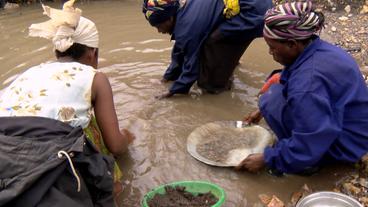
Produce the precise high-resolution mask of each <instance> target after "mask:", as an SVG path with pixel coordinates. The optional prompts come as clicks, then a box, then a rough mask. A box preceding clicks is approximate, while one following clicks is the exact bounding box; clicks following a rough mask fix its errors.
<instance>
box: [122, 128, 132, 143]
mask: <svg viewBox="0 0 368 207" xmlns="http://www.w3.org/2000/svg"><path fill="white" fill-rule="evenodd" d="M120 133H121V134H122V135H123V136H124V138H125V139H126V140H127V143H128V144H131V143H132V142H133V141H134V140H135V136H134V134H133V133H131V132H130V131H129V130H127V129H122V130H120Z"/></svg>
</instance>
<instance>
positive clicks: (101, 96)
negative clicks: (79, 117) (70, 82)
mask: <svg viewBox="0 0 368 207" xmlns="http://www.w3.org/2000/svg"><path fill="white" fill-rule="evenodd" d="M92 104H93V106H94V111H95V115H96V120H97V124H98V126H99V128H100V130H101V133H102V137H103V139H104V142H105V145H106V147H107V149H108V150H109V151H110V152H111V153H112V154H113V155H114V156H119V155H121V154H122V153H123V152H124V151H126V150H127V147H128V145H129V144H130V143H131V142H133V140H134V139H135V137H134V135H133V134H132V133H130V132H129V131H128V130H126V129H122V130H119V123H118V118H117V115H116V112H115V106H114V100H113V94H112V89H111V85H110V82H109V80H108V79H107V77H106V75H105V74H103V73H100V72H97V73H96V75H95V77H94V79H93V84H92Z"/></svg>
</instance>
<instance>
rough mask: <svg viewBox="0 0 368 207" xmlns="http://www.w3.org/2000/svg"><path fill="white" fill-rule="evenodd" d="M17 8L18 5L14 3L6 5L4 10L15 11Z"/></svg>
mask: <svg viewBox="0 0 368 207" xmlns="http://www.w3.org/2000/svg"><path fill="white" fill-rule="evenodd" d="M17 8H19V4H14V3H6V4H5V6H4V9H17Z"/></svg>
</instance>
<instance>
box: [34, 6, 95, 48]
mask: <svg viewBox="0 0 368 207" xmlns="http://www.w3.org/2000/svg"><path fill="white" fill-rule="evenodd" d="M74 1H75V0H70V1H68V2H66V3H64V6H63V10H59V9H53V8H50V7H48V6H45V5H43V4H42V7H43V10H44V14H45V15H47V16H49V17H50V20H49V21H46V22H42V23H39V24H32V25H31V26H30V27H29V36H32V37H43V38H46V39H51V40H52V42H53V44H54V46H55V49H56V50H58V51H60V52H65V51H66V50H67V49H69V48H70V47H71V46H72V45H73V43H79V44H83V45H86V46H88V47H93V48H98V31H97V28H96V25H95V24H94V23H93V22H92V21H91V20H89V19H87V18H84V17H82V16H81V14H82V11H81V10H80V9H78V8H76V9H74V8H73V4H74Z"/></svg>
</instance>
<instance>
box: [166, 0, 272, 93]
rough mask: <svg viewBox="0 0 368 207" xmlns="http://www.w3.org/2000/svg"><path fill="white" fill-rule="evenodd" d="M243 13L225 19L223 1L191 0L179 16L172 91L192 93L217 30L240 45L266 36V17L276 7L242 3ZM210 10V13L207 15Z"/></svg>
mask: <svg viewBox="0 0 368 207" xmlns="http://www.w3.org/2000/svg"><path fill="white" fill-rule="evenodd" d="M239 5H240V13H239V14H238V15H236V16H234V17H233V18H230V19H226V18H225V17H224V16H223V14H222V13H223V9H224V3H223V1H222V0H216V1H212V0H188V1H187V2H186V4H185V5H184V6H183V7H182V8H180V9H179V10H178V12H177V15H176V23H175V28H174V31H173V36H172V39H174V40H175V44H174V47H173V49H172V53H171V64H170V66H169V67H168V69H167V70H166V72H165V74H164V78H165V79H166V80H172V81H174V83H173V85H172V86H171V88H170V92H171V93H173V94H175V93H188V91H189V90H190V88H191V86H192V85H193V83H194V82H195V81H197V79H198V77H199V71H200V69H199V67H200V61H201V60H200V52H201V50H202V46H203V43H204V42H205V40H206V39H207V38H208V37H209V35H210V34H211V33H212V32H213V31H215V30H217V31H220V33H221V36H222V37H223V38H225V39H227V40H233V41H235V42H238V43H242V42H245V41H247V40H251V39H253V38H256V37H260V36H262V30H263V15H264V13H265V12H266V10H267V9H268V8H270V7H271V6H272V2H271V1H270V0H267V1H261V0H240V1H239ZM203 11H206V12H203Z"/></svg>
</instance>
